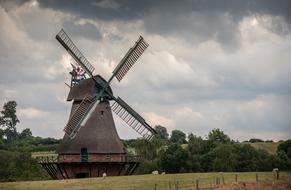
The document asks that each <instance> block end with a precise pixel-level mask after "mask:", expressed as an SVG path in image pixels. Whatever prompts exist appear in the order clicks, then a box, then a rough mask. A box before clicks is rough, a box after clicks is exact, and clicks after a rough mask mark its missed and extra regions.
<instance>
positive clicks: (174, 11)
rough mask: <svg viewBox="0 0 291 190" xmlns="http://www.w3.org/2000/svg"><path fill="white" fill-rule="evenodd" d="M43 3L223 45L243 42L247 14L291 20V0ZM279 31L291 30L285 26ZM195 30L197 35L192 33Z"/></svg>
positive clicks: (289, 21) (228, 45)
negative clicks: (241, 32) (140, 22)
mask: <svg viewBox="0 0 291 190" xmlns="http://www.w3.org/2000/svg"><path fill="white" fill-rule="evenodd" d="M40 4H41V6H43V7H49V8H53V9H59V10H62V11H67V12H71V13H73V14H77V15H78V16H79V17H81V18H92V19H101V20H106V21H112V20H113V21H114V20H122V21H130V20H136V19H141V20H143V22H144V26H145V31H146V32H148V33H154V34H159V35H170V36H179V37H180V38H183V39H185V40H187V41H192V42H193V43H199V42H203V41H205V40H207V39H212V40H215V41H218V42H219V43H220V44H221V45H222V46H223V47H224V48H227V49H229V50H232V49H233V48H234V49H235V48H236V47H238V46H239V45H240V42H239V38H240V36H239V32H238V23H239V21H241V20H242V19H243V18H244V16H249V15H260V14H270V15H274V16H282V17H283V18H284V19H285V20H286V21H287V22H288V23H289V24H290V23H291V16H290V15H291V11H290V10H291V1H288V0H279V1H274V0H248V1H241V0H221V1H212V0H193V1H191V0H183V1H134V0H122V1H114V0H103V1H92V0H87V1H74V3H72V2H68V1H56V0H54V1H49V0H47V1H46V0H45V1H40ZM272 30H273V31H274V32H276V33H280V34H286V33H289V30H290V29H289V26H288V29H287V32H286V29H285V28H284V26H282V25H277V27H273V28H272ZM194 33H195V36H194V35H193V34H194Z"/></svg>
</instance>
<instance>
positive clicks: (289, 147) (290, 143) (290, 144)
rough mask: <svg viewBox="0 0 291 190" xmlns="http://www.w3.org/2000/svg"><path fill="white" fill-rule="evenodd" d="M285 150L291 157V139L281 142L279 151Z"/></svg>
mask: <svg viewBox="0 0 291 190" xmlns="http://www.w3.org/2000/svg"><path fill="white" fill-rule="evenodd" d="M280 151H284V152H285V153H286V154H287V156H288V157H289V158H291V139H288V140H286V141H285V142H282V143H280V144H279V146H278V148H277V152H280Z"/></svg>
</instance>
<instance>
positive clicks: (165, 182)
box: [0, 172, 291, 190]
mask: <svg viewBox="0 0 291 190" xmlns="http://www.w3.org/2000/svg"><path fill="white" fill-rule="evenodd" d="M236 174H237V175H238V181H255V180H256V173H254V172H246V173H188V174H166V175H136V176H121V177H106V178H104V179H103V178H87V179H72V180H58V181H54V180H48V181H29V182H5V183H0V189H1V190H26V189H29V190H39V189H42V190H56V189H60V190H81V189H86V190H99V189H100V190H122V189H124V190H153V189H155V187H156V189H157V190H168V189H173V190H174V189H176V185H178V187H179V188H185V187H194V186H195V184H196V182H197V180H198V182H199V187H212V186H214V183H215V181H217V179H219V181H220V183H222V181H223V180H224V182H225V183H230V182H234V180H235V175H236ZM257 174H258V176H259V180H265V179H269V180H273V173H272V172H258V173H257ZM222 176H223V178H222ZM280 178H288V179H291V172H281V173H280ZM175 184H176V185H175Z"/></svg>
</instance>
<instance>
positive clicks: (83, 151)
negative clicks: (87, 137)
mask: <svg viewBox="0 0 291 190" xmlns="http://www.w3.org/2000/svg"><path fill="white" fill-rule="evenodd" d="M81 162H88V151H87V148H81Z"/></svg>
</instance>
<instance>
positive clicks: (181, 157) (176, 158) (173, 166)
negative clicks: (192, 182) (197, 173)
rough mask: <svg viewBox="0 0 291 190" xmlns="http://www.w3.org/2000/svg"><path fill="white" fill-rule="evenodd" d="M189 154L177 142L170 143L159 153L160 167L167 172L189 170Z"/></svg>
mask: <svg viewBox="0 0 291 190" xmlns="http://www.w3.org/2000/svg"><path fill="white" fill-rule="evenodd" d="M190 158H191V157H190V154H189V152H188V151H187V150H185V149H183V148H182V147H181V145H179V144H176V143H175V144H171V145H170V146H169V147H168V148H167V150H166V151H164V152H163V153H162V155H161V167H162V169H163V170H165V171H166V172H168V173H178V172H189V171H191V161H190Z"/></svg>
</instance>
